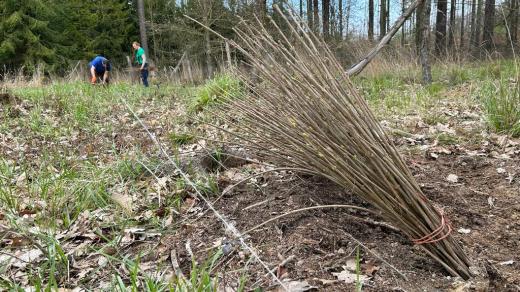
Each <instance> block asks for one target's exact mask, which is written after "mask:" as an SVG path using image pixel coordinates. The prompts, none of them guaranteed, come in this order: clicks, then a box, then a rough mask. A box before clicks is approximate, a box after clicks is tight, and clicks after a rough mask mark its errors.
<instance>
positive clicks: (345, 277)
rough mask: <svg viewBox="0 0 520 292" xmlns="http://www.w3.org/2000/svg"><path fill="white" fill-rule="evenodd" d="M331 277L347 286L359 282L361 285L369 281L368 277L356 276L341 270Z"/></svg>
mask: <svg viewBox="0 0 520 292" xmlns="http://www.w3.org/2000/svg"><path fill="white" fill-rule="evenodd" d="M332 275H334V276H336V278H338V280H340V281H343V282H345V283H347V284H352V283H356V282H358V281H359V282H360V283H361V284H363V283H364V282H365V281H367V280H368V279H369V277H368V276H365V275H358V274H356V273H352V272H350V271H347V270H343V271H341V272H339V273H332Z"/></svg>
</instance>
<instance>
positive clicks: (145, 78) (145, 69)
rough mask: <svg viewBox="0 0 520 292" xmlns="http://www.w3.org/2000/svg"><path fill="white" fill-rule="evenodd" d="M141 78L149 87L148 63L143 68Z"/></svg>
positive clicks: (145, 85)
mask: <svg viewBox="0 0 520 292" xmlns="http://www.w3.org/2000/svg"><path fill="white" fill-rule="evenodd" d="M141 80H142V81H143V85H144V87H148V63H145V64H144V66H143V70H141Z"/></svg>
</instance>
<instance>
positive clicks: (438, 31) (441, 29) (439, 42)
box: [435, 0, 448, 55]
mask: <svg viewBox="0 0 520 292" xmlns="http://www.w3.org/2000/svg"><path fill="white" fill-rule="evenodd" d="M447 11H448V1H447V0H438V1H437V21H436V24H435V53H436V54H437V55H444V53H446V14H447Z"/></svg>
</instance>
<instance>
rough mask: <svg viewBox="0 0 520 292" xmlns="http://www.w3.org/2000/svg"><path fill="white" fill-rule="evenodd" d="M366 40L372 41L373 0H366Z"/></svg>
mask: <svg viewBox="0 0 520 292" xmlns="http://www.w3.org/2000/svg"><path fill="white" fill-rule="evenodd" d="M368 40H369V41H371V42H373V41H374V0H368Z"/></svg>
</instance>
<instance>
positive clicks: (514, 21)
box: [509, 0, 518, 46]
mask: <svg viewBox="0 0 520 292" xmlns="http://www.w3.org/2000/svg"><path fill="white" fill-rule="evenodd" d="M510 5H511V6H510V7H511V8H510V11H511V12H510V15H511V20H509V23H510V24H511V25H510V26H511V29H510V30H509V33H510V34H511V43H512V44H511V45H512V46H516V41H517V36H518V33H517V31H518V0H511V2H510Z"/></svg>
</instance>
